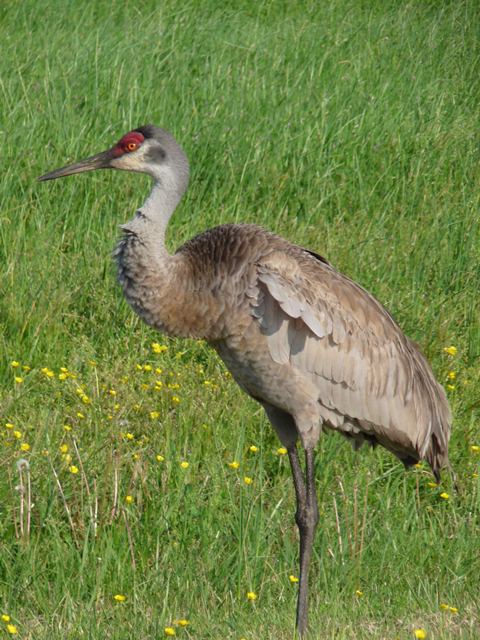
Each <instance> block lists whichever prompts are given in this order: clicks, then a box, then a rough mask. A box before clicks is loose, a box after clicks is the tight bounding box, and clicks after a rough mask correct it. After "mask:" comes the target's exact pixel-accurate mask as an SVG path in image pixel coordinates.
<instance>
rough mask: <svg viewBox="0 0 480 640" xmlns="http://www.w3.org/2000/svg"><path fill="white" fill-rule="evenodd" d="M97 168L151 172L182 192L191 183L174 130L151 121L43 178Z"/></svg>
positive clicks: (42, 178)
mask: <svg viewBox="0 0 480 640" xmlns="http://www.w3.org/2000/svg"><path fill="white" fill-rule="evenodd" d="M94 169H123V170H124V171H136V172H139V173H147V174H148V175H150V176H151V177H152V178H153V179H154V180H155V181H157V182H161V183H163V184H165V186H172V187H174V188H176V189H177V190H181V191H182V192H183V191H184V190H185V189H186V187H187V184H188V175H189V168H188V160H187V157H186V155H185V153H184V152H183V150H182V148H181V147H180V145H179V144H178V142H177V141H176V140H175V138H174V137H173V136H172V134H171V133H169V132H168V131H165V129H160V128H159V127H155V126H154V125H151V124H148V125H145V126H143V127H139V128H138V129H134V130H133V131H129V132H128V133H126V134H125V135H124V136H123V137H122V138H120V140H119V141H118V142H117V143H116V144H115V145H114V146H113V147H111V148H110V149H107V151H102V152H101V153H97V154H96V155H94V156H90V157H89V158H86V159H85V160H80V162H75V163H74V164H69V165H67V166H65V167H62V168H61V169H56V170H55V171H50V172H49V173H46V174H45V175H43V176H41V177H40V178H39V180H54V179H55V178H63V177H64V176H69V175H72V174H73V173H83V172H84V171H93V170H94Z"/></svg>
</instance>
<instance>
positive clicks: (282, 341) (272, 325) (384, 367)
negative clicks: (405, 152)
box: [116, 213, 449, 472]
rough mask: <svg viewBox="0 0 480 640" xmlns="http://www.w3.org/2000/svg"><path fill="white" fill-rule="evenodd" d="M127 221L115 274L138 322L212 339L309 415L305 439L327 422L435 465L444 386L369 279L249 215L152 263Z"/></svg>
mask: <svg viewBox="0 0 480 640" xmlns="http://www.w3.org/2000/svg"><path fill="white" fill-rule="evenodd" d="M137 215H139V216H141V215H142V214H141V213H140V214H137ZM140 219H141V218H140ZM124 230H125V234H124V237H123V238H122V239H121V240H120V243H119V245H118V248H117V250H116V259H117V264H118V273H119V280H120V283H121V284H122V286H123V289H124V293H125V296H126V298H127V300H128V302H129V303H130V304H131V305H132V307H133V308H134V309H135V311H136V312H137V313H138V314H139V315H140V316H141V317H142V318H143V320H145V322H147V323H148V324H150V325H152V326H153V327H155V328H156V329H158V330H159V331H161V332H163V333H167V334H169V335H173V336H184V337H193V338H203V339H205V340H207V341H208V342H209V343H210V344H211V345H212V346H213V347H214V348H215V349H216V351H217V352H218V354H219V355H220V357H221V358H222V360H223V361H224V362H225V364H226V366H227V367H228V369H229V370H230V371H231V373H232V375H233V377H234V378H235V380H236V381H237V382H238V384H239V385H240V386H241V387H242V389H244V390H245V391H246V392H247V393H248V394H249V395H251V396H252V397H254V398H255V399H257V400H259V401H260V402H262V403H264V404H267V405H271V406H273V407H277V408H278V409H281V410H282V411H285V412H287V413H289V414H290V415H292V416H293V417H294V419H295V418H296V417H297V416H298V415H299V414H300V413H303V412H308V413H309V415H311V416H312V417H313V416H314V418H313V420H314V422H315V425H316V426H315V427H313V426H311V427H309V428H310V429H312V431H313V432H312V433H310V432H309V433H301V432H300V434H299V435H300V437H301V438H302V440H305V439H307V438H308V440H309V442H313V444H316V441H317V439H318V435H319V432H320V426H321V425H324V426H325V427H330V428H332V429H336V430H338V431H340V432H341V433H342V434H344V435H346V436H347V437H350V438H353V439H354V442H355V443H356V444H357V445H358V444H361V443H362V442H363V441H364V440H368V441H370V442H371V443H375V442H378V443H380V444H382V445H383V446H385V447H386V448H387V449H389V450H390V451H392V452H393V453H395V454H396V455H398V457H399V458H400V459H402V460H404V461H405V462H406V463H413V462H417V461H418V460H419V459H421V458H427V459H428V461H429V462H430V464H431V466H432V468H433V469H434V470H435V471H436V472H437V471H438V470H439V469H440V467H441V466H442V464H443V463H444V456H445V451H446V446H447V439H448V423H449V410H448V404H447V401H446V398H445V394H444V392H443V389H442V387H441V386H440V385H439V384H438V383H437V382H436V380H435V379H434V377H433V374H432V373H431V370H430V368H429V366H428V364H427V362H426V361H425V359H424V357H423V356H422V354H421V353H420V351H419V349H418V347H417V346H416V345H415V344H414V343H413V342H412V341H411V340H409V339H408V338H407V337H406V336H405V335H404V334H403V332H402V331H401V329H400V328H399V327H398V325H397V324H396V323H395V321H394V320H393V318H392V317H391V315H390V314H389V313H388V312H387V311H386V310H385V308H384V307H382V305H381V304H380V303H379V302H377V301H376V300H375V298H373V296H371V295H370V294H369V293H368V292H367V291H365V290H364V289H362V288H361V287H360V286H359V285H357V284H355V283H354V282H352V281H351V280H350V279H349V278H347V277H346V276H344V275H343V274H341V273H339V272H338V271H336V270H335V269H334V268H333V267H331V266H330V265H329V264H328V263H327V262H326V261H324V260H322V259H319V257H316V256H315V255H314V254H312V253H311V252H308V251H306V250H305V249H302V248H301V247H299V246H296V245H293V244H291V243H290V242H287V241H286V240H284V239H283V238H280V237H278V236H276V235H273V234H272V233H269V232H268V231H265V230H264V229H262V228H260V227H258V226H256V225H237V224H231V225H222V226H219V227H215V228H213V229H210V230H208V231H206V232H205V233H202V234H200V235H198V236H196V237H195V238H193V239H192V240H190V241H188V242H187V243H186V244H185V245H183V246H182V247H180V248H179V249H178V250H177V252H176V253H175V254H174V255H173V256H170V255H169V254H168V253H166V252H165V253H164V254H162V255H161V256H159V257H158V262H157V264H155V263H152V261H151V260H148V259H147V260H146V259H145V252H146V251H147V252H148V249H146V247H145V243H144V242H142V239H141V233H140V235H139V231H138V227H137V232H134V231H132V230H131V227H130V226H129V225H128V224H127V225H124ZM159 267H160V268H159Z"/></svg>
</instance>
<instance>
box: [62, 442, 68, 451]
mask: <svg viewBox="0 0 480 640" xmlns="http://www.w3.org/2000/svg"><path fill="white" fill-rule="evenodd" d="M67 451H68V444H65V443H64V444H62V445H60V453H67Z"/></svg>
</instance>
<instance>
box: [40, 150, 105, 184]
mask: <svg viewBox="0 0 480 640" xmlns="http://www.w3.org/2000/svg"><path fill="white" fill-rule="evenodd" d="M113 158H114V155H113V153H112V150H111V149H108V151H102V153H97V154H96V155H94V156H90V158H85V160H80V162H75V163H74V164H68V165H67V166H66V167H62V168H61V169H55V171H50V172H49V173H46V174H45V175H43V176H40V178H38V179H39V180H55V178H63V177H64V176H71V175H72V173H83V172H84V171H94V170H95V169H111V168H112V166H111V164H110V162H111V160H113Z"/></svg>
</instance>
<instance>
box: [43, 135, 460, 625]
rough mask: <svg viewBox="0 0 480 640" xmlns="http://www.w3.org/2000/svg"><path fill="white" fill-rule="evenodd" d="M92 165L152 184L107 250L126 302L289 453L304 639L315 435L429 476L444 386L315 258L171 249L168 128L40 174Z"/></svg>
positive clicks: (373, 306)
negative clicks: (254, 405)
mask: <svg viewBox="0 0 480 640" xmlns="http://www.w3.org/2000/svg"><path fill="white" fill-rule="evenodd" d="M129 136H130V138H129ZM137 139H138V140H139V144H138V145H137V147H136V148H135V149H133V151H132V150H130V149H128V148H127V147H128V145H129V144H132V143H129V142H128V141H129V140H137ZM135 144H136V143H135ZM95 168H117V169H125V170H131V171H141V172H145V173H148V174H150V175H151V176H152V178H153V180H154V186H153V189H152V192H151V194H150V195H149V197H148V198H147V200H146V202H145V204H144V205H143V207H142V208H141V209H140V210H139V211H138V212H137V214H136V216H135V217H134V219H133V220H132V221H130V222H129V223H127V224H125V225H123V227H122V229H123V237H122V239H121V240H120V242H119V244H118V247H117V249H116V251H115V258H116V261H117V266H118V278H119V281H120V284H121V285H122V287H123V291H124V293H125V296H126V299H127V300H128V302H129V304H130V305H131V306H132V307H133V309H134V310H135V311H136V312H137V313H138V314H139V315H140V317H142V318H143V320H145V322H147V323H148V324H149V325H151V326H153V327H155V328H156V329H158V330H159V331H161V332H162V333H166V334H169V335H173V336H185V337H187V336H188V337H193V338H204V339H205V340H207V341H208V342H209V343H210V344H211V345H212V346H213V348H214V349H215V350H216V351H217V353H218V354H219V355H220V357H221V358H222V360H223V361H224V362H225V364H226V366H227V368H228V369H229V370H230V371H231V373H232V375H233V377H234V379H235V380H236V381H237V383H238V384H239V386H240V387H241V388H242V389H243V390H244V391H246V392H247V393H248V394H249V395H250V396H252V397H253V398H255V399H256V400H257V401H258V402H260V403H261V404H262V405H263V406H264V408H265V411H266V414H267V416H268V418H269V419H270V421H271V423H272V425H273V427H274V428H275V430H276V431H277V433H278V435H279V437H280V440H281V441H282V443H283V444H284V445H285V446H286V447H287V449H288V452H289V457H290V462H291V465H292V472H293V477H294V484H295V491H296V496H297V502H298V510H297V523H298V526H299V529H300V536H301V576H300V593H299V602H298V608H297V626H298V628H299V632H300V634H303V633H305V631H306V627H307V589H308V565H309V560H310V554H311V546H312V544H313V536H314V533H315V527H316V521H317V520H318V512H317V506H316V496H315V487H314V484H313V448H314V447H315V445H316V444H317V442H318V438H319V435H320V432H321V429H322V428H324V429H332V430H335V431H338V432H339V433H341V434H342V435H344V436H345V437H347V438H349V439H351V440H352V442H353V443H354V445H355V446H356V447H358V446H360V445H361V444H362V443H363V442H364V441H368V442H369V443H371V444H377V443H378V444H381V445H383V446H384V447H385V448H386V449H388V450H389V451H391V452H392V453H394V454H395V455H396V456H397V457H398V458H399V459H400V460H402V461H403V462H404V463H405V465H407V466H408V465H411V464H413V463H415V462H417V461H418V460H422V459H425V460H427V461H428V463H429V464H430V466H431V468H432V469H433V472H434V474H435V476H436V477H437V478H438V476H439V472H440V469H441V467H442V466H443V465H445V464H446V463H447V451H448V440H449V436H450V422H451V416H450V410H449V406H448V402H447V399H446V396H445V393H444V390H443V388H442V387H441V386H440V385H439V384H438V383H437V381H436V380H435V378H434V376H433V373H432V371H431V369H430V366H429V364H428V362H427V361H426V359H425V358H424V356H423V355H422V353H421V351H420V349H419V348H418V347H417V345H415V344H414V343H413V342H412V341H411V340H410V339H409V338H408V337H406V336H405V335H404V334H403V332H402V331H401V329H400V328H399V326H398V325H397V324H396V322H395V321H394V320H393V318H392V316H391V315H390V314H389V313H388V311H386V309H385V308H384V307H383V306H382V305H381V304H380V303H379V302H378V301H377V300H376V299H375V298H374V297H373V296H372V295H371V294H369V293H368V292H367V291H365V289H363V288H362V287H361V286H359V285H358V284H356V283H355V282H353V281H352V280H350V279H349V278H348V277H346V276H345V275H343V274H341V273H339V272H338V271H336V270H335V269H334V268H333V267H332V266H331V265H330V264H329V263H328V262H327V261H326V260H324V259H323V258H321V257H320V256H318V255H317V254H315V253H313V252H310V251H308V250H306V249H303V248H302V247H299V246H297V245H294V244H292V243H290V242H288V241H287V240H284V239H283V238H281V237H279V236H276V235H274V234H272V233H269V232H268V231H265V230H264V229H262V228H260V227H258V226H256V225H238V224H227V225H222V226H219V227H215V228H213V229H210V230H208V231H206V232H205V233H202V234H200V235H198V236H196V237H195V238H193V239H192V240H190V241H189V242H187V243H186V244H184V245H183V246H182V247H180V248H179V249H178V250H177V252H176V253H175V254H174V255H170V254H169V253H168V252H167V250H166V248H165V230H166V227H167V224H168V221H169V219H170V216H171V215H172V213H173V211H174V209H175V207H176V206H177V204H178V202H179V201H180V199H181V197H182V195H183V193H184V191H185V189H186V188H187V185H188V161H187V158H186V156H185V154H184V153H183V151H182V149H181V148H180V146H179V145H178V144H177V142H176V141H175V139H174V138H173V136H171V134H169V133H168V132H166V131H164V130H162V129H159V128H157V127H154V126H152V125H148V126H146V127H141V128H139V129H137V130H135V131H134V132H130V133H129V134H127V135H126V136H124V138H122V139H121V140H120V141H119V143H117V145H116V146H114V147H113V148H112V149H110V150H108V151H107V152H104V153H103V154H98V155H97V156H93V157H92V158H89V159H88V160H86V161H83V162H80V163H76V164H75V165H70V166H68V167H65V168H63V169H59V170H57V171H54V172H52V173H49V174H47V175H46V176H43V178H42V179H51V178H56V177H61V176H63V175H69V174H70V173H78V172H80V171H84V170H90V169H95ZM298 439H300V441H301V444H302V445H303V447H304V449H305V451H306V472H305V477H304V476H303V474H302V472H301V468H300V465H299V463H298V457H297V450H296V442H297V440H298Z"/></svg>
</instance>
